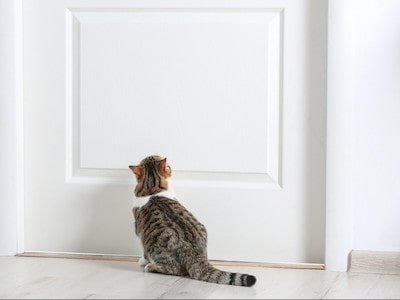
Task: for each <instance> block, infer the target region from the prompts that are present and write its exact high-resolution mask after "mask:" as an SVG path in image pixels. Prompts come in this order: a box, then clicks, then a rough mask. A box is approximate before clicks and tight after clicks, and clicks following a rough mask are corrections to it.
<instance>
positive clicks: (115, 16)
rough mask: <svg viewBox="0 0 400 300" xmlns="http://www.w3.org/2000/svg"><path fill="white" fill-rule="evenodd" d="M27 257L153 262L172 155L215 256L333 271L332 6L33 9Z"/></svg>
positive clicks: (27, 39) (65, 5)
mask: <svg viewBox="0 0 400 300" xmlns="http://www.w3.org/2000/svg"><path fill="white" fill-rule="evenodd" d="M23 9H24V99H25V103H24V105H25V107H24V109H25V112H24V114H25V183H26V189H25V190H26V191H25V199H26V200H25V206H26V207H25V212H26V215H25V239H26V240H25V247H26V249H25V250H26V251H60V252H83V253H88V252H89V253H102V254H124V255H140V253H141V247H140V244H139V241H138V240H137V238H136V237H135V236H134V231H133V219H132V216H131V212H130V211H131V204H132V203H131V198H132V194H133V186H134V179H133V176H132V174H131V173H130V170H128V168H127V166H128V165H129V164H135V163H138V162H139V161H140V160H141V159H142V158H143V157H145V156H147V155H150V154H159V155H162V156H166V157H167V158H168V161H169V163H170V165H171V167H172V169H173V177H172V180H171V185H172V186H173V187H174V189H175V191H176V193H177V195H178V199H179V200H180V201H181V202H182V203H183V204H184V205H185V206H186V207H187V208H188V209H189V210H191V211H192V212H193V213H194V214H195V215H196V216H197V217H198V219H199V220H201V221H202V222H203V223H204V224H205V225H206V227H207V228H208V232H209V257H210V258H211V259H223V260H239V261H260V262H273V261H279V262H317V263H321V262H323V253H324V220H325V219H324V193H325V184H324V181H325V179H324V174H325V167H324V160H325V154H324V153H325V125H324V124H325V92H326V87H325V79H326V77H325V73H326V70H325V65H326V53H325V52H326V51H325V47H326V3H325V2H324V1H305V0H304V1H296V2H295V3H293V2H291V1H232V2H229V3H227V2H224V1H213V2H204V1H163V2H151V3H149V2H148V1H97V2H95V3H93V2H86V1H58V0H57V1H54V0H51V1H50V0H40V1H36V2H35V3H34V4H33V3H31V2H30V1H24V2H23Z"/></svg>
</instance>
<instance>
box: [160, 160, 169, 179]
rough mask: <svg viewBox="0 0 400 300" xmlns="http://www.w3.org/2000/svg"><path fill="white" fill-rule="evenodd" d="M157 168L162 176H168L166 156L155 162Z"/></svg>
mask: <svg viewBox="0 0 400 300" xmlns="http://www.w3.org/2000/svg"><path fill="white" fill-rule="evenodd" d="M157 170H158V172H159V173H160V175H162V176H169V175H170V174H169V170H168V165H167V158H164V159H162V160H160V161H159V162H158V163H157Z"/></svg>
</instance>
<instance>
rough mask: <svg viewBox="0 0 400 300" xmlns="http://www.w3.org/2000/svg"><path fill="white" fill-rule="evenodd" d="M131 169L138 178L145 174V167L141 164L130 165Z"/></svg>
mask: <svg viewBox="0 0 400 300" xmlns="http://www.w3.org/2000/svg"><path fill="white" fill-rule="evenodd" d="M129 169H131V170H132V172H133V173H134V174H135V175H136V177H137V178H140V177H142V175H143V168H142V167H141V166H129Z"/></svg>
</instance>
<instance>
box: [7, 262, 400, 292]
mask: <svg viewBox="0 0 400 300" xmlns="http://www.w3.org/2000/svg"><path fill="white" fill-rule="evenodd" d="M220 268H221V269H224V270H230V271H240V272H248V273H250V274H254V275H256V276H257V283H256V285H255V286H254V287H251V288H246V287H234V286H227V285H217V284H211V283H205V282H200V281H195V280H190V279H186V278H180V277H175V276H166V275H160V274H150V273H145V272H143V269H142V268H141V267H139V266H138V265H137V263H132V262H126V261H125V262H124V261H104V260H83V259H61V258H34V257H0V298H2V299H7V298H13V299H21V298H37V299H38V298H39V299H45V298H51V299H56V298H64V299H65V298H69V299H72V298H73V299H96V298H97V299H98V298H103V299H118V298H130V299H134V298H139V299H145V298H153V299H154V298H160V299H164V298H166V299H174V298H175V299H176V298H186V299H195V298H201V299H207V298H208V299H217V298H223V299H235V298H236V299H237V298H240V299H256V298H262V299H266V298H273V299H277V298H286V299H287V298H308V299H334V298H342V299H343V298H347V299H349V298H358V299H367V298H370V299H382V298H392V299H399V298H400V275H382V274H364V273H339V272H327V271H323V270H302V269H297V270H296V269H279V268H255V267H228V266H222V267H220Z"/></svg>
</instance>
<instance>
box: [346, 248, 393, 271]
mask: <svg viewBox="0 0 400 300" xmlns="http://www.w3.org/2000/svg"><path fill="white" fill-rule="evenodd" d="M349 272H359V273H378V274H395V275H400V252H384V251H364V250H353V251H352V252H351V254H350V268H349Z"/></svg>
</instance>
